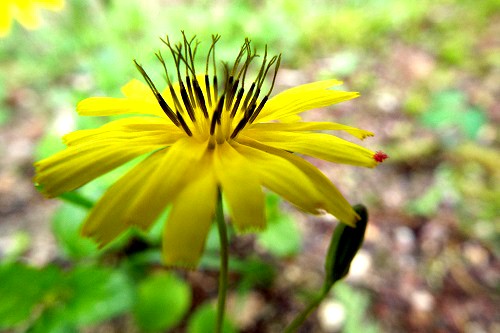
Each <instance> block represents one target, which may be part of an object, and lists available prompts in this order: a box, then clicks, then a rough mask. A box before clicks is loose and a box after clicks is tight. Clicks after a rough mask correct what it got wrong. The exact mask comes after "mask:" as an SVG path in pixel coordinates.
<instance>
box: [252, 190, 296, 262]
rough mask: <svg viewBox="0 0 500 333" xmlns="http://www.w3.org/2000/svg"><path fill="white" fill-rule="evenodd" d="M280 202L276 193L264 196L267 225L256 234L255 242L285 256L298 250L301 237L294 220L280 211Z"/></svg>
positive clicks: (273, 252) (280, 255)
mask: <svg viewBox="0 0 500 333" xmlns="http://www.w3.org/2000/svg"><path fill="white" fill-rule="evenodd" d="M280 203H281V198H280V197H279V196H277V195H276V194H272V193H270V194H268V195H267V196H266V217H267V227H266V229H265V230H264V231H262V232H261V233H259V234H258V235H257V243H258V244H259V245H260V246H262V247H263V248H264V249H266V250H267V251H269V252H270V253H272V254H273V255H275V256H278V257H287V256H292V255H294V254H296V253H298V252H299V251H300V247H301V244H302V239H301V234H300V231H299V229H298V228H297V225H296V224H295V221H294V220H293V219H292V218H291V217H289V216H288V215H286V214H285V213H283V212H282V210H281V208H280Z"/></svg>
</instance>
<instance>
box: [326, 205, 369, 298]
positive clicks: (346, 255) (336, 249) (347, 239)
mask: <svg viewBox="0 0 500 333" xmlns="http://www.w3.org/2000/svg"><path fill="white" fill-rule="evenodd" d="M353 208H354V210H355V211H356V213H358V215H359V217H360V220H359V221H358V222H357V223H356V227H355V228H353V227H350V226H348V225H346V224H344V223H341V224H339V225H338V226H337V228H335V231H334V232H333V236H332V240H331V242H330V247H329V248H328V253H327V256H326V261H325V271H326V277H325V282H324V285H323V290H324V292H328V290H330V288H331V287H332V286H333V284H334V283H335V282H337V281H338V280H340V279H342V278H343V277H345V276H346V275H347V273H348V272H349V268H350V266H351V262H352V259H353V258H354V256H355V255H356V253H357V252H358V250H359V248H360V247H361V244H363V238H364V236H365V230H366V225H367V223H368V211H367V209H366V207H365V206H363V205H356V206H354V207H353Z"/></svg>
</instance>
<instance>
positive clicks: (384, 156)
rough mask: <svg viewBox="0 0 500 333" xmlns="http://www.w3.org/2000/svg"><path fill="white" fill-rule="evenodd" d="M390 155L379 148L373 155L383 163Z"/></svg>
mask: <svg viewBox="0 0 500 333" xmlns="http://www.w3.org/2000/svg"><path fill="white" fill-rule="evenodd" d="M388 158H389V155H387V154H386V153H384V152H383V151H381V150H379V151H377V152H376V153H375V154H374V155H373V159H374V160H375V161H377V162H379V163H382V162H383V161H384V160H385V159H388Z"/></svg>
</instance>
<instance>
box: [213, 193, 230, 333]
mask: <svg viewBox="0 0 500 333" xmlns="http://www.w3.org/2000/svg"><path fill="white" fill-rule="evenodd" d="M215 219H216V221H217V229H218V230H219V242H220V270H219V299H218V302H217V323H216V329H215V332H216V333H220V332H222V324H223V322H224V312H225V310H226V294H227V277H228V241H227V229H226V221H225V220H224V210H223V208H222V194H221V191H220V189H219V190H218V195H217V208H216V211H215Z"/></svg>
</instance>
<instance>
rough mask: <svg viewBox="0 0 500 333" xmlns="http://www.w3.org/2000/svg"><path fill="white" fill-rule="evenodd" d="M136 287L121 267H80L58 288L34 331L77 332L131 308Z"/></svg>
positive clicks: (31, 330)
mask: <svg viewBox="0 0 500 333" xmlns="http://www.w3.org/2000/svg"><path fill="white" fill-rule="evenodd" d="M132 300H133V293H132V287H131V284H130V283H129V281H128V280H127V278H126V276H125V275H124V274H123V273H122V272H120V271H118V270H110V269H104V268H100V267H83V266H82V267H77V268H76V269H75V270H73V271H71V272H69V273H68V275H66V276H65V279H64V281H62V283H60V284H58V286H57V289H55V290H54V293H53V298H52V301H51V302H50V303H47V305H46V307H45V311H44V312H43V313H42V314H41V315H40V317H39V319H38V320H37V321H36V322H35V323H34V325H33V326H32V327H31V329H30V332H32V333H38V332H40V333H46V332H51V333H55V332H77V328H80V327H83V326H87V325H91V324H95V323H99V322H102V321H104V320H107V319H109V318H112V317H114V316H116V315H119V314H121V313H124V312H126V311H128V310H129V309H130V308H131V306H132Z"/></svg>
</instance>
